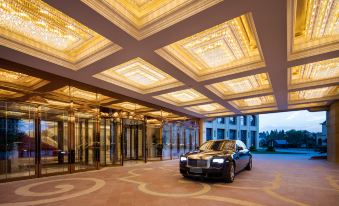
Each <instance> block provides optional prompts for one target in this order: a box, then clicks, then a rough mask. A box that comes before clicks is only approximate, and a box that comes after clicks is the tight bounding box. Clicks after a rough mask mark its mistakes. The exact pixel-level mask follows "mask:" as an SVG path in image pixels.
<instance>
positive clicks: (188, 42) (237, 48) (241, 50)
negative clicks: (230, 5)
mask: <svg viewBox="0 0 339 206" xmlns="http://www.w3.org/2000/svg"><path fill="white" fill-rule="evenodd" d="M156 53H158V54H159V55H160V56H162V57H163V58H164V59H166V60H167V61H169V62H170V63H172V64H173V65H175V66H176V67H177V68H179V69H180V70H182V71H183V72H185V73H186V74H188V75H190V76H191V77H192V78H194V79H195V80H196V81H203V80H208V79H213V78H216V77H220V76H224V75H230V74H234V73H239V72H243V71H248V70H253V69H257V68H260V67H263V66H265V63H264V59H263V56H262V52H261V49H260V45H259V41H258V38H257V34H256V31H255V26H254V23H253V19H252V15H251V14H250V13H247V14H245V15H242V16H240V17H236V18H234V19H231V20H229V21H226V22H224V23H222V24H219V25H217V26H214V27H212V28H210V29H207V30H205V31H202V32H199V33H197V34H195V35H193V36H190V37H187V38H185V39H182V40H179V41H177V42H175V43H172V44H170V45H167V46H165V47H163V48H161V49H158V50H156Z"/></svg>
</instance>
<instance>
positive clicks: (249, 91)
mask: <svg viewBox="0 0 339 206" xmlns="http://www.w3.org/2000/svg"><path fill="white" fill-rule="evenodd" d="M206 87H207V88H208V89H209V90H211V91H212V92H214V93H215V94H216V95H218V96H219V97H220V98H222V99H225V100H227V99H232V98H240V97H246V96H250V95H260V94H265V93H273V91H272V85H271V82H270V79H269V76H268V73H260V74H255V75H250V76H246V77H241V78H237V79H231V80H227V81H223V82H218V83H214V84H211V85H207V86H206Z"/></svg>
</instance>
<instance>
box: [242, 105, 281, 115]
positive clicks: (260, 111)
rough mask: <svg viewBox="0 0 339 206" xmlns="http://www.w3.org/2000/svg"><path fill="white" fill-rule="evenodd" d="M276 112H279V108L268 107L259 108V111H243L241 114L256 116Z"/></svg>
mask: <svg viewBox="0 0 339 206" xmlns="http://www.w3.org/2000/svg"><path fill="white" fill-rule="evenodd" d="M276 111H278V108H277V107H266V108H258V109H247V110H242V111H241V112H242V113H244V114H256V113H265V112H276Z"/></svg>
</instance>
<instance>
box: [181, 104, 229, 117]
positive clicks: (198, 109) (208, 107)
mask: <svg viewBox="0 0 339 206" xmlns="http://www.w3.org/2000/svg"><path fill="white" fill-rule="evenodd" d="M185 109H188V110H190V111H193V112H195V113H198V114H201V115H208V114H216V113H223V112H229V110H228V109H226V108H225V107H223V106H222V105H220V104H218V103H207V104H201V105H196V106H190V107H185Z"/></svg>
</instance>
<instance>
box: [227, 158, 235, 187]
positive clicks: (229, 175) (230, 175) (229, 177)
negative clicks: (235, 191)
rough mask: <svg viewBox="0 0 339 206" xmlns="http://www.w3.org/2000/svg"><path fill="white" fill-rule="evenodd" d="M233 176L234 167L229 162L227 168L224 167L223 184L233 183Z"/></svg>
mask: <svg viewBox="0 0 339 206" xmlns="http://www.w3.org/2000/svg"><path fill="white" fill-rule="evenodd" d="M234 176H235V167H234V164H233V162H230V164H229V165H228V167H226V171H225V182H227V183H232V182H233V181H234Z"/></svg>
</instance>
